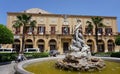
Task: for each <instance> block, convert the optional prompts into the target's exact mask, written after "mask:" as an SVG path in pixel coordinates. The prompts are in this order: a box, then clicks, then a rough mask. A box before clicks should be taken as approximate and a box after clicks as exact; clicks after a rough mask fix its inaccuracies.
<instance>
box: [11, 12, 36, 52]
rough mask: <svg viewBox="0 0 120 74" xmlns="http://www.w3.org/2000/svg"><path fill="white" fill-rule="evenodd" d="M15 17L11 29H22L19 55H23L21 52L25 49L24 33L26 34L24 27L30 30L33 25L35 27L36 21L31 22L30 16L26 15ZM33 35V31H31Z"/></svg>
mask: <svg viewBox="0 0 120 74" xmlns="http://www.w3.org/2000/svg"><path fill="white" fill-rule="evenodd" d="M16 17H17V20H15V21H14V22H15V23H14V24H13V27H14V28H16V29H17V28H19V27H21V26H22V27H23V30H22V49H21V50H20V52H21V53H23V50H24V48H25V41H24V39H25V32H26V27H27V26H30V27H31V28H34V27H35V25H36V21H35V20H31V18H32V16H31V15H27V14H21V15H18V16H16ZM32 33H33V31H32Z"/></svg>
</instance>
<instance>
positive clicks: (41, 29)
mask: <svg viewBox="0 0 120 74" xmlns="http://www.w3.org/2000/svg"><path fill="white" fill-rule="evenodd" d="M38 34H45V26H39V27H38Z"/></svg>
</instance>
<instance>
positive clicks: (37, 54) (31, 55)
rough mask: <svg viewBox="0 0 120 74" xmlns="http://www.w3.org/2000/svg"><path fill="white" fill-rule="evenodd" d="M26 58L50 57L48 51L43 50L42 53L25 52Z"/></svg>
mask: <svg viewBox="0 0 120 74" xmlns="http://www.w3.org/2000/svg"><path fill="white" fill-rule="evenodd" d="M25 56H26V58H28V59H30V58H41V57H48V56H49V53H48V52H42V53H25Z"/></svg>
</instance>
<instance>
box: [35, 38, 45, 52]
mask: <svg viewBox="0 0 120 74" xmlns="http://www.w3.org/2000/svg"><path fill="white" fill-rule="evenodd" d="M37 44H38V48H39V50H40V51H41V52H44V50H45V48H44V46H45V42H44V40H42V39H39V40H38V41H37Z"/></svg>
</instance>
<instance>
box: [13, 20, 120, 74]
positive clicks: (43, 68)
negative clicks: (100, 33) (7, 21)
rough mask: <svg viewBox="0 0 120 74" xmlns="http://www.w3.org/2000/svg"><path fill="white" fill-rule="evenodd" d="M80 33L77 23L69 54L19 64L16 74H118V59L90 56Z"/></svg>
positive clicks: (79, 24) (119, 65) (119, 68)
mask: <svg viewBox="0 0 120 74" xmlns="http://www.w3.org/2000/svg"><path fill="white" fill-rule="evenodd" d="M81 31H82V29H81V22H80V21H78V24H77V25H76V27H75V30H74V37H73V39H72V44H71V45H70V49H69V50H70V51H71V52H70V53H67V54H66V55H65V56H62V57H61V56H60V57H46V58H38V59H31V60H27V61H23V62H20V63H18V64H17V65H16V66H15V69H16V73H18V74H33V73H34V74H56V73H57V74H68V73H69V74H113V73H114V74H119V73H120V63H116V62H120V58H112V57H93V56H91V52H90V47H89V46H88V45H87V44H86V43H85V41H84V37H83V35H82V33H81ZM100 58H102V59H103V60H106V61H103V60H102V59H100ZM111 61H113V62H111ZM106 65H107V66H106ZM104 68H105V69H104ZM103 69H104V70H103ZM101 70H102V71H101Z"/></svg>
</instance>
